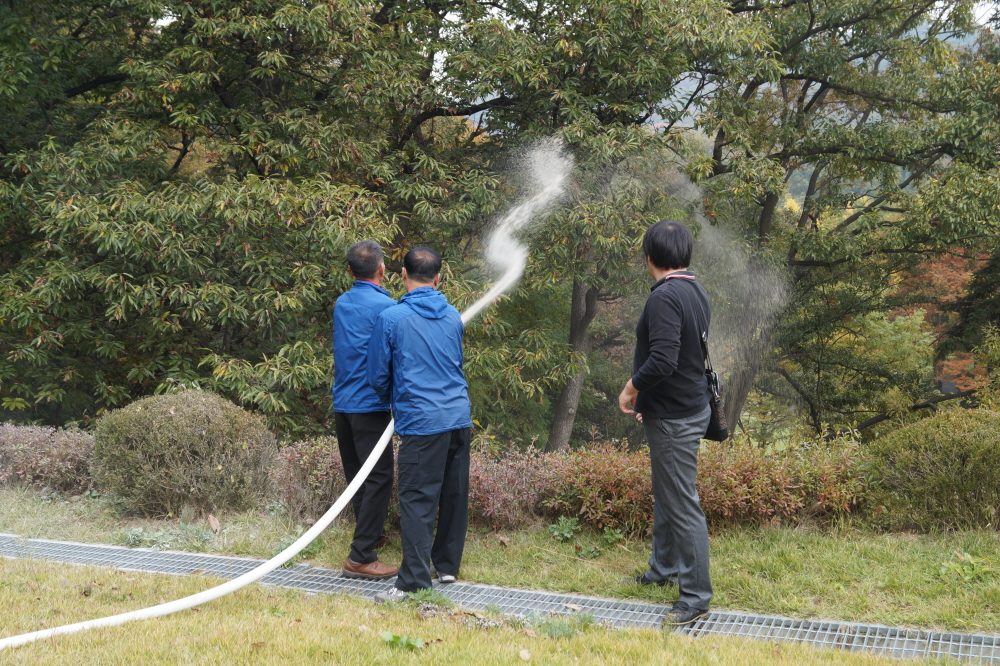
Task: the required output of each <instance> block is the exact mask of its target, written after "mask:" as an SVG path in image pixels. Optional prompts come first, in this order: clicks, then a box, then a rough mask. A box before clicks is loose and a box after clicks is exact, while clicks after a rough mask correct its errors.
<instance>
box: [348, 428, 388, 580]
mask: <svg viewBox="0 0 1000 666" xmlns="http://www.w3.org/2000/svg"><path fill="white" fill-rule="evenodd" d="M334 415H335V417H336V418H335V422H336V428H337V444H338V446H339V447H340V459H341V460H342V461H343V463H344V475H345V476H346V477H347V482H348V483H350V482H351V481H353V480H354V477H355V476H357V473H358V471H359V470H360V469H361V466H362V465H363V464H364V463H365V460H367V459H368V456H369V454H371V452H372V449H374V448H375V445H376V444H378V440H379V437H381V436H382V433H383V432H385V429H386V427H387V426H388V425H389V421H390V420H392V414H391V413H389V412H369V413H367V414H345V413H343V412H334ZM393 471H394V470H393V464H392V445H391V444H390V445H389V446H387V447H385V451H384V452H383V453H382V455H381V457H379V459H378V462H377V463H375V467H374V468H372V472H371V474H369V475H368V478H367V479H366V480H365V482H364V483H363V484H362V485H361V487H360V488H358V492H357V493H356V494H355V495H354V500H353V504H354V517H355V519H356V520H357V524H356V525H355V526H354V542H353V543H352V544H351V554H350V556H349V557H350V558H351V561H352V562H356V563H357V564H369V563H371V562H374V561H375V560H377V559H378V554H377V553H376V552H375V544H376V543H378V541H379V539H380V538H382V529H383V528H384V527H385V517H386V514H388V513H389V498H390V496H391V495H392V477H393Z"/></svg>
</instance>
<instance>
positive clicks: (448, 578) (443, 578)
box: [438, 574, 456, 585]
mask: <svg viewBox="0 0 1000 666" xmlns="http://www.w3.org/2000/svg"><path fill="white" fill-rule="evenodd" d="M455 580H456V579H455V577H454V576H452V575H451V574H442V575H440V576H438V582H439V583H441V584H442V585H450V584H452V583H454V582H455Z"/></svg>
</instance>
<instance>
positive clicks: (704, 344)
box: [661, 275, 714, 372]
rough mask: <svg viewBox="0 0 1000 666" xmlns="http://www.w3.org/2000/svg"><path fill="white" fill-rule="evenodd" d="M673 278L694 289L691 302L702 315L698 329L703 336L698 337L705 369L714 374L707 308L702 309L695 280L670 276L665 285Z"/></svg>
mask: <svg viewBox="0 0 1000 666" xmlns="http://www.w3.org/2000/svg"><path fill="white" fill-rule="evenodd" d="M671 278H673V279H677V280H680V281H681V282H689V283H690V284H691V287H692V289H694V291H693V292H691V294H692V299H691V300H692V301H693V302H694V304H695V307H697V308H698V314H699V315H701V316H700V317H698V319H699V322H698V328H699V329H700V330H701V334H700V335H699V336H698V339H699V340H701V351H702V353H703V354H704V355H705V369H706V370H708V371H709V372H714V370H713V369H712V356H711V355H710V354H709V353H708V318H707V317H706V316H705V308H703V307H702V305H701V301H699V300H698V298H697V291H698V289H697V287H695V286H694V283H695V279H694V278H691V277H687V276H686V275H668V276H667V277H666V278H664V281H663V284H666V283H667V282H666V281H667V280H670V279H671ZM661 286H662V285H661Z"/></svg>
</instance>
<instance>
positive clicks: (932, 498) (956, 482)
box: [872, 409, 1000, 530]
mask: <svg viewBox="0 0 1000 666" xmlns="http://www.w3.org/2000/svg"><path fill="white" fill-rule="evenodd" d="M872 455H873V462H872V472H873V475H874V476H875V477H876V478H878V479H879V480H880V481H879V488H878V489H877V490H876V492H875V494H874V496H873V498H872V503H873V506H874V507H875V511H874V512H873V513H874V515H875V516H876V517H878V518H879V519H880V520H881V521H882V522H883V523H884V524H885V525H886V526H887V527H895V528H918V529H921V530H930V529H966V528H973V529H975V528H983V527H986V526H988V525H989V526H992V527H993V528H996V527H997V520H998V519H1000V516H998V515H997V514H998V512H1000V413H998V412H993V411H988V410H986V409H976V410H964V409H959V410H954V411H948V412H944V413H942V414H938V415H936V416H932V417H930V418H926V419H923V420H921V421H917V422H916V423H912V424H910V425H908V426H906V427H904V428H900V429H899V430H897V431H895V432H893V433H891V434H889V435H886V436H884V437H880V438H879V439H877V440H875V441H874V442H873V443H872Z"/></svg>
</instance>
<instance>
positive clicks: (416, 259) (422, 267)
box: [403, 247, 441, 282]
mask: <svg viewBox="0 0 1000 666" xmlns="http://www.w3.org/2000/svg"><path fill="white" fill-rule="evenodd" d="M403 268H405V269H406V275H407V277H409V278H410V279H411V280H416V281H417V282H433V281H434V276H435V275H437V274H438V273H440V272H441V255H439V254H438V253H437V252H435V251H434V250H432V249H430V248H429V247H415V248H413V249H412V250H410V251H409V252H407V253H406V256H405V257H403Z"/></svg>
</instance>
